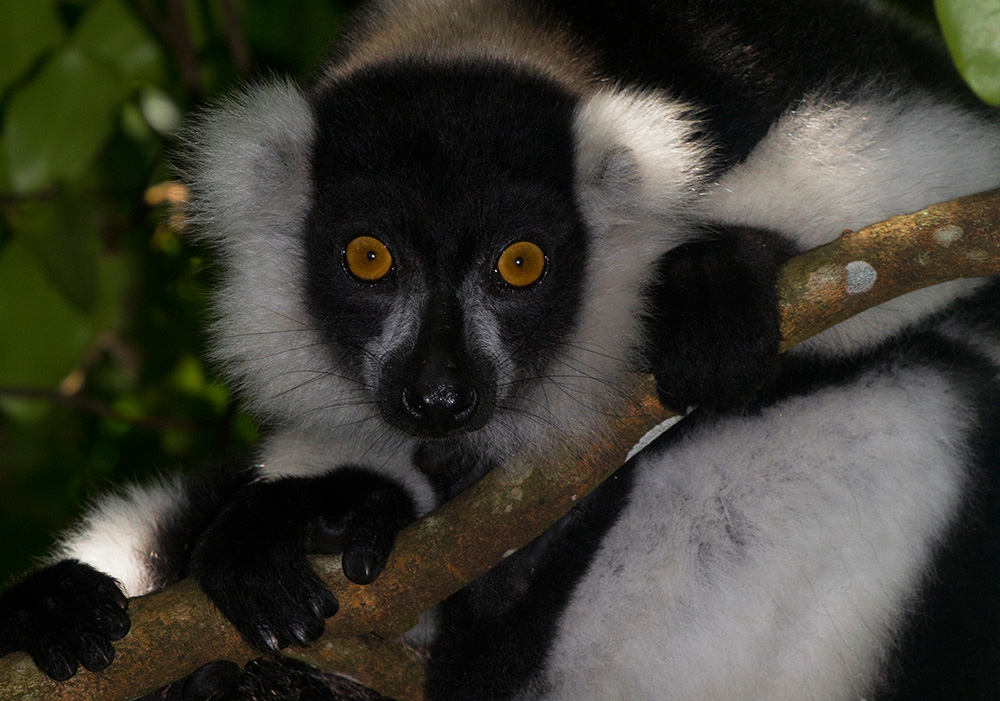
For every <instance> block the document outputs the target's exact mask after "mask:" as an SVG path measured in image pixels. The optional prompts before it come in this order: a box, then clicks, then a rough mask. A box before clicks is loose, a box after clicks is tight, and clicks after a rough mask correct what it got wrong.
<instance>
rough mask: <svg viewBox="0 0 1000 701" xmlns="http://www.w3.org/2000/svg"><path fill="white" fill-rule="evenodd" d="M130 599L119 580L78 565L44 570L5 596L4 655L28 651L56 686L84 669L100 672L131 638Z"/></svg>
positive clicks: (0, 630) (0, 638)
mask: <svg viewBox="0 0 1000 701" xmlns="http://www.w3.org/2000/svg"><path fill="white" fill-rule="evenodd" d="M127 607H128V599H126V598H125V595H124V594H122V592H121V590H120V589H119V588H118V585H117V584H116V583H115V580H114V579H112V578H111V577H109V576H107V575H106V574H103V573H101V572H98V571H97V570H95V569H94V568H93V567H90V566H89V565H85V564H83V563H81V562H79V561H77V560H64V561H62V562H58V563H56V564H54V565H50V566H48V567H44V568H42V569H40V570H38V571H36V572H33V573H32V574H30V575H28V576H27V577H26V578H24V579H23V580H21V581H20V582H18V583H17V584H15V585H14V586H12V587H11V588H10V589H8V590H7V591H6V592H4V594H3V596H2V597H0V654H3V655H5V654H7V653H9V652H12V651H14V650H24V651H25V652H27V653H28V654H29V655H31V658H32V659H33V660H34V661H35V664H36V665H37V666H38V668H39V669H40V670H42V672H44V673H45V674H47V675H48V676H50V677H51V678H52V679H55V680H56V681H65V680H66V679H69V678H70V677H72V676H73V675H74V674H76V671H77V668H78V664H80V665H83V666H84V667H86V668H87V669H89V670H91V671H93V672H98V671H100V670H102V669H104V668H105V667H107V666H108V665H109V664H111V661H112V660H113V659H114V657H115V651H114V648H113V647H112V646H111V643H112V641H115V640H120V639H121V638H123V637H124V636H125V634H126V633H128V630H129V626H130V622H129V618H128V614H126V613H125V609H126V608H127Z"/></svg>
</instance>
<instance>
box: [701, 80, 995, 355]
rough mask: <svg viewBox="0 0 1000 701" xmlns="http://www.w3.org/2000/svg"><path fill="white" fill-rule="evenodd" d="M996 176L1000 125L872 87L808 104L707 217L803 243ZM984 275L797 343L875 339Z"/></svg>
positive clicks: (737, 175)
mask: <svg viewBox="0 0 1000 701" xmlns="http://www.w3.org/2000/svg"><path fill="white" fill-rule="evenodd" d="M880 93H881V94H880ZM997 185H1000V127H997V125H996V124H992V123H989V122H986V121H984V120H982V119H980V118H979V117H977V116H975V115H974V114H971V113H969V112H967V111H965V110H962V109H960V108H958V107H956V106H954V105H948V104H945V103H943V102H940V101H937V100H935V99H934V98H932V97H930V96H927V95H921V94H919V93H918V94H910V95H905V96H904V95H897V94H893V93H892V92H891V91H886V89H885V88H884V87H882V88H881V89H879V88H878V87H873V88H872V90H871V96H870V97H869V98H867V99H861V100H860V101H859V102H857V103H852V104H849V105H848V104H845V103H843V102H837V101H833V100H825V99H824V98H823V97H822V96H817V97H814V98H812V99H809V100H805V101H803V102H802V103H801V105H800V106H799V107H798V108H796V109H795V110H793V111H791V112H789V113H788V114H786V115H785V116H784V117H782V118H781V119H780V120H779V121H778V122H777V123H776V124H775V125H774V126H773V127H772V128H771V130H770V131H769V133H768V135H767V136H766V137H765V139H764V140H763V141H762V142H761V143H760V144H759V145H758V146H757V147H756V148H755V149H754V150H753V152H752V153H751V154H750V157H749V158H747V160H746V161H744V162H743V163H741V164H740V165H738V166H736V167H735V168H733V169H732V170H731V171H729V172H727V173H726V174H725V175H723V176H722V177H721V178H720V179H719V181H718V182H717V183H715V185H714V186H713V187H712V188H710V189H709V190H708V191H707V192H706V193H705V194H704V197H703V200H704V201H703V202H702V207H703V211H704V215H705V217H706V218H707V219H709V220H714V221H720V222H726V223H733V224H748V225H751V226H757V227H763V228H768V229H771V230H774V231H777V232H780V233H782V234H784V235H785V236H789V237H791V238H792V239H793V240H794V241H795V242H796V243H797V244H799V245H800V246H801V247H802V249H807V248H812V247H814V246H818V245H820V244H822V243H826V242H828V241H831V240H833V239H834V238H836V237H838V236H839V235H840V234H841V233H842V232H843V231H844V230H845V229H851V230H854V231H856V230H858V229H860V228H862V227H864V226H867V225H868V224H873V223H875V222H879V221H882V220H884V219H888V218H889V217H890V216H892V215H895V214H908V213H910V212H915V211H917V210H920V209H923V208H924V207H926V206H928V205H931V204H934V203H937V202H943V201H946V200H950V199H953V198H955V197H959V196H961V195H968V194H972V193H974V192H979V191H981V190H987V189H990V188H992V187H996V186H997ZM978 284H979V282H978V281H970V280H960V281H955V282H951V283H946V284H943V285H935V286H933V287H929V288H925V289H923V290H918V291H917V292H913V293H911V294H908V295H904V296H903V297H899V298H897V299H895V300H892V301H890V302H887V303H885V304H882V305H880V306H878V307H876V308H874V309H870V310H868V311H866V312H863V313H861V314H859V315H857V316H855V317H853V318H851V319H848V320H847V321H845V322H843V323H841V324H838V325H837V326H835V327H834V328H832V329H829V330H827V331H824V332H823V333H820V334H818V335H817V336H814V337H813V338H812V339H810V340H809V341H807V342H806V343H805V344H803V345H802V346H801V347H800V348H799V349H798V350H797V351H796V352H802V351H804V350H809V351H817V352H820V353H841V352H851V351H854V350H857V349H859V348H863V347H866V346H871V345H874V344H877V343H879V342H881V341H883V340H885V339H886V338H888V337H890V336H892V335H893V334H895V333H896V332H898V331H899V330H900V329H902V328H903V327H904V326H906V325H907V324H910V323H912V322H913V321H915V320H916V319H918V318H920V317H922V316H925V315H927V314H929V313H932V312H933V311H936V310H938V309H942V308H943V307H944V306H945V305H947V304H948V303H949V302H951V301H953V300H954V299H955V298H956V297H958V296H961V295H963V294H966V293H968V292H970V291H971V290H973V289H974V288H975V287H976V286H977V285H978Z"/></svg>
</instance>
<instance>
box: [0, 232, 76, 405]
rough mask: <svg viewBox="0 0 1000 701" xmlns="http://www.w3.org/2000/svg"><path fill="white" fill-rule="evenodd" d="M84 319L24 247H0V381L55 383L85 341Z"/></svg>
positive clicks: (38, 384)
mask: <svg viewBox="0 0 1000 701" xmlns="http://www.w3.org/2000/svg"><path fill="white" fill-rule="evenodd" d="M91 334H92V328H91V324H90V322H89V320H88V319H87V318H86V317H84V316H83V315H82V314H80V313H78V312H77V311H75V310H74V309H72V308H71V307H70V306H69V305H68V304H66V302H65V300H64V299H63V297H62V295H61V294H60V293H59V291H58V290H57V289H56V288H55V286H54V285H52V283H51V282H49V280H48V278H47V277H46V275H45V273H44V272H43V271H42V269H41V268H40V267H39V265H38V264H37V262H36V261H35V259H34V257H33V256H32V255H31V252H30V251H29V250H28V248H27V247H26V246H25V245H24V244H22V243H21V242H20V241H17V240H16V239H15V240H13V241H11V242H10V243H8V244H7V246H6V247H5V248H4V249H3V251H2V252H0V385H17V386H27V387H55V386H56V385H57V384H58V383H59V382H60V380H62V379H63V378H64V377H65V376H66V375H67V374H68V373H69V371H70V370H72V369H73V367H74V366H75V365H76V364H77V363H78V362H79V360H80V356H81V355H82V354H83V352H84V351H85V350H86V348H87V344H88V343H89V341H90V338H91Z"/></svg>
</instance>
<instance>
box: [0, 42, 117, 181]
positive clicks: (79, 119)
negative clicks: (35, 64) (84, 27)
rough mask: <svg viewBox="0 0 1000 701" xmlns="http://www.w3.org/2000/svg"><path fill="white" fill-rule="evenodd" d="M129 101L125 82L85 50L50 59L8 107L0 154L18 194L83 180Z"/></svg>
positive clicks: (1, 135)
mask: <svg viewBox="0 0 1000 701" xmlns="http://www.w3.org/2000/svg"><path fill="white" fill-rule="evenodd" d="M124 100H125V86H124V84H123V82H122V80H121V79H120V78H119V77H118V76H116V75H115V74H114V73H112V72H111V71H109V70H108V69H106V68H104V67H103V66H102V65H100V64H99V63H98V62H96V61H95V60H94V59H91V58H89V57H88V56H86V55H85V54H84V53H83V52H82V51H80V50H79V49H77V48H73V47H69V48H66V49H63V50H62V51H60V52H59V53H57V54H56V55H54V56H53V57H52V58H50V59H49V60H48V61H47V62H46V64H45V66H44V67H43V68H42V70H41V71H40V72H39V74H38V75H37V76H36V77H35V78H34V80H32V81H31V82H30V83H28V84H27V85H25V86H24V87H23V88H22V89H21V90H19V91H17V92H16V93H15V94H14V95H13V96H11V98H10V102H9V103H8V105H7V110H6V115H5V118H4V123H3V133H2V134H0V155H2V156H3V157H4V158H6V159H7V160H8V161H9V162H8V168H9V176H10V180H11V186H12V187H13V189H14V191H15V192H18V193H28V192H32V191H35V190H38V189H40V188H43V187H44V186H46V185H49V184H51V183H53V182H55V181H57V180H62V179H72V178H76V177H79V176H80V175H81V174H82V173H83V171H84V170H85V169H86V167H87V166H88V165H89V164H90V162H91V160H92V159H93V158H94V156H95V155H96V154H97V152H98V151H99V150H100V148H101V146H102V145H103V144H104V142H105V141H107V139H108V137H109V136H110V135H111V132H112V131H113V129H114V127H115V126H116V123H117V115H118V112H119V110H120V109H121V105H122V103H123V102H124Z"/></svg>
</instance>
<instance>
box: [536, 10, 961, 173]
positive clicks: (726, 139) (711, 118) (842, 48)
mask: <svg viewBox="0 0 1000 701" xmlns="http://www.w3.org/2000/svg"><path fill="white" fill-rule="evenodd" d="M521 1H522V2H523V3H525V4H526V5H527V6H528V7H529V8H532V9H534V10H535V11H538V12H540V13H541V14H543V15H548V16H550V17H552V18H553V19H554V22H556V23H557V24H560V25H568V26H569V27H570V28H571V30H573V31H574V32H575V33H577V34H578V35H579V36H580V37H581V38H582V42H583V45H584V46H587V47H591V48H592V49H594V50H596V52H597V57H598V62H599V65H600V69H601V70H602V72H604V73H606V74H609V75H613V76H617V77H618V79H619V80H620V79H625V80H627V81H629V82H635V83H637V84H639V85H646V86H655V87H659V88H665V89H667V90H668V91H670V92H671V93H672V94H674V95H675V96H677V97H678V98H680V99H682V100H689V101H691V102H693V103H694V104H696V105H698V106H699V107H700V108H701V109H702V111H703V115H704V118H705V129H706V131H707V132H708V133H709V135H710V138H711V139H712V140H713V141H714V142H715V143H716V145H717V146H718V149H719V151H718V154H717V161H716V164H717V165H719V166H729V165H732V164H734V163H737V162H739V161H742V160H743V159H744V158H745V157H746V155H747V154H748V153H749V152H750V150H751V149H752V148H753V147H754V146H755V145H756V144H757V142H759V141H760V139H761V138H763V136H764V135H765V134H766V133H767V130H768V129H769V128H770V126H771V124H773V123H774V121H775V120H776V119H777V118H778V117H779V116H781V114H783V113H784V112H785V111H786V110H787V109H788V108H789V107H792V106H794V104H795V103H796V102H797V101H799V100H801V99H803V98H804V97H806V96H807V95H808V94H809V93H810V92H811V91H815V90H817V89H820V88H828V87H829V83H830V77H831V76H837V77H838V78H839V79H840V80H839V81H838V90H839V91H841V92H842V94H843V97H844V98H847V99H849V98H851V97H853V94H852V93H856V92H857V91H858V90H859V89H860V88H862V87H864V78H863V77H864V76H870V75H872V74H873V72H876V71H877V72H879V73H880V74H881V75H882V76H883V80H885V81H886V83H885V85H888V84H890V83H891V84H892V85H894V86H896V87H898V88H900V89H903V90H905V89H906V87H907V86H914V87H915V86H921V87H928V88H931V89H933V90H936V91H941V92H944V93H947V94H948V95H949V96H951V97H952V98H954V95H955V94H962V95H965V99H966V100H967V101H968V103H969V104H970V105H971V104H974V102H975V101H974V99H970V95H969V93H968V91H967V90H964V89H963V88H962V87H961V86H962V81H961V79H960V78H959V77H958V74H957V73H956V72H955V69H954V67H953V65H952V63H951V61H950V60H949V58H948V56H947V54H946V53H945V52H944V51H943V49H942V48H941V47H940V46H939V45H938V44H937V43H934V42H931V41H925V40H923V39H921V38H919V37H914V35H913V33H912V32H909V31H904V30H903V28H902V27H901V26H900V25H899V24H898V23H896V22H891V21H889V20H888V19H887V18H886V17H885V16H884V15H882V14H880V13H878V12H876V11H874V10H873V9H872V8H868V7H866V6H865V4H864V3H861V2H830V1H829V0H820V1H818V2H812V3H789V2H782V1H781V0H764V1H763V2H761V1H758V2H738V1H737V2H734V1H732V0H707V1H706V0H681V1H679V2H677V1H670V2H664V1H659V2H649V1H646V0H623V1H616V2H614V3H607V2H601V1H600V0H541V1H537V0H521ZM848 76H857V77H858V80H857V81H856V82H854V83H852V82H851V81H850V80H849V79H848V80H846V81H845V80H843V79H844V78H845V77H848Z"/></svg>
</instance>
